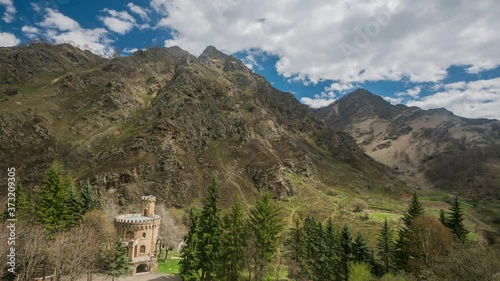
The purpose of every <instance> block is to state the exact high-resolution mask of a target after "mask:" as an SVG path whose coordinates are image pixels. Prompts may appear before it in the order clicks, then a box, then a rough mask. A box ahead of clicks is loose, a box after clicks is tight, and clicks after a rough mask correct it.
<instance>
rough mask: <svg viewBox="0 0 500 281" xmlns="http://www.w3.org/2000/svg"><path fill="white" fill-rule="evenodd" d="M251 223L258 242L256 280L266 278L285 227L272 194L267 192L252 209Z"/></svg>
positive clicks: (259, 280)
mask: <svg viewBox="0 0 500 281" xmlns="http://www.w3.org/2000/svg"><path fill="white" fill-rule="evenodd" d="M249 224H250V228H251V232H252V235H253V236H254V238H255V242H256V247H257V249H256V255H255V263H256V268H255V274H254V276H255V280H257V281H261V280H263V279H264V277H265V275H266V273H267V269H268V267H269V264H270V263H271V261H272V260H273V257H274V255H275V254H276V252H277V250H278V246H279V234H280V232H281V230H282V229H283V225H282V223H281V217H280V214H279V209H278V207H276V205H275V204H273V201H272V199H271V194H270V193H269V192H266V193H264V194H263V196H262V197H261V198H259V199H258V200H257V202H256V204H255V207H254V208H253V209H252V210H250V216H249Z"/></svg>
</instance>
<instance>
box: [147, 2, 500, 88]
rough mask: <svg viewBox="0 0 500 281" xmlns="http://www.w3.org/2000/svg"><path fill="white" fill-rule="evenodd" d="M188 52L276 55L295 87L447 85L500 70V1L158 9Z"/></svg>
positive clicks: (156, 5)
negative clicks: (461, 72) (305, 83)
mask: <svg viewBox="0 0 500 281" xmlns="http://www.w3.org/2000/svg"><path fill="white" fill-rule="evenodd" d="M150 4H151V7H152V9H154V10H155V11H156V12H157V13H158V14H159V15H162V19H161V20H160V21H159V23H158V27H168V28H170V29H171V30H173V32H172V36H173V38H172V39H169V40H166V41H165V45H166V46H172V45H178V46H180V47H182V48H184V49H186V50H188V51H190V52H192V53H193V54H195V55H197V54H200V53H201V52H202V50H203V49H204V48H205V47H206V46H207V45H209V44H210V45H214V46H217V47H218V48H220V49H221V50H223V51H225V52H229V53H235V52H239V51H244V50H251V49H260V50H262V51H265V52H267V53H269V54H273V55H276V56H277V57H279V60H278V62H277V64H276V68H277V70H278V72H279V73H280V74H282V75H284V76H285V77H287V78H293V77H296V78H297V79H299V80H309V81H311V82H317V81H320V80H328V79H331V80H334V81H342V82H344V83H353V82H365V81H378V80H394V81H398V80H400V79H402V78H406V79H408V80H410V81H412V82H437V81H440V80H442V79H443V78H445V77H446V75H447V71H446V70H447V68H448V67H449V66H451V65H466V66H467V69H468V71H469V72H478V71H481V70H485V69H492V68H495V67H497V66H499V65H500V49H499V48H498V46H499V45H500V36H497V30H499V29H500V17H498V14H500V5H498V4H497V1H496V0H478V1H435V0H422V1H403V0H378V1H366V0H354V1H347V0H341V1H327V0H318V1H312V2H308V3H307V5H304V3H303V2H302V1H298V0H255V1H250V0H216V1H203V0H151V2H150Z"/></svg>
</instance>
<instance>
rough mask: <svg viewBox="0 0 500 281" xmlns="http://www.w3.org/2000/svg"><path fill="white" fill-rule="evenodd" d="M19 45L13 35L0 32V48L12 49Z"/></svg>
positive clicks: (19, 41) (18, 41)
mask: <svg viewBox="0 0 500 281" xmlns="http://www.w3.org/2000/svg"><path fill="white" fill-rule="evenodd" d="M19 43H21V40H19V39H18V38H17V37H16V36H15V35H14V34H12V33H8V32H1V31H0V47H12V46H17V45H19Z"/></svg>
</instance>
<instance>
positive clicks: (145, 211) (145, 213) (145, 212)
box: [144, 209, 148, 217]
mask: <svg viewBox="0 0 500 281" xmlns="http://www.w3.org/2000/svg"><path fill="white" fill-rule="evenodd" d="M144 216H145V217H147V216H148V209H144Z"/></svg>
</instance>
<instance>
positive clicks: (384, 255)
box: [377, 218, 394, 274]
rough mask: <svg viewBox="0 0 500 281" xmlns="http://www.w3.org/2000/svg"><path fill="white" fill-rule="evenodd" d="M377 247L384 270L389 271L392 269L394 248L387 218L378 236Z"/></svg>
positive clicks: (384, 271)
mask: <svg viewBox="0 0 500 281" xmlns="http://www.w3.org/2000/svg"><path fill="white" fill-rule="evenodd" d="M377 249H378V251H379V252H378V254H379V256H380V259H381V260H382V271H383V273H384V274H385V273H388V272H389V271H390V270H391V264H390V263H391V260H392V253H393V249H394V242H393V234H392V230H391V229H390V228H389V225H388V224H387V218H386V219H385V220H384V226H383V227H382V229H381V230H380V233H379V235H378V237H377Z"/></svg>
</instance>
